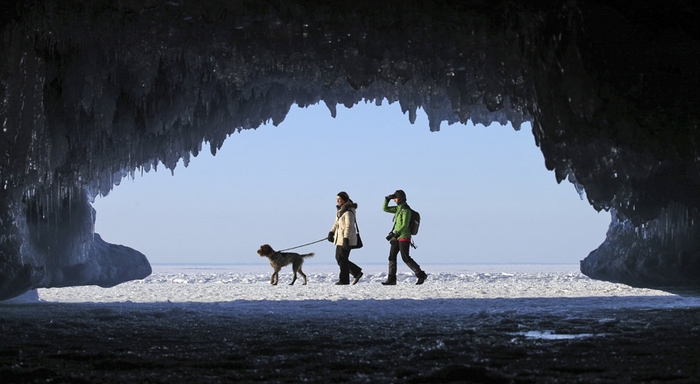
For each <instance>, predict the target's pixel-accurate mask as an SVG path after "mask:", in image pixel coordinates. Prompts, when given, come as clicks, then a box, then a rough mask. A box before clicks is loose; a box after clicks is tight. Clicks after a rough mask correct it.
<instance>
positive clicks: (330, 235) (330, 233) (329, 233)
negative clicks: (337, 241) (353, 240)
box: [328, 232, 335, 243]
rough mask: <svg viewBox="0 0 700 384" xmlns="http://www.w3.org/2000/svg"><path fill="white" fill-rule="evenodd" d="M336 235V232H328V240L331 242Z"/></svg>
mask: <svg viewBox="0 0 700 384" xmlns="http://www.w3.org/2000/svg"><path fill="white" fill-rule="evenodd" d="M334 237H335V233H333V232H328V241H330V242H331V243H332V242H333V238H334Z"/></svg>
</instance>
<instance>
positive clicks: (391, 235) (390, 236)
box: [386, 232, 395, 241]
mask: <svg viewBox="0 0 700 384" xmlns="http://www.w3.org/2000/svg"><path fill="white" fill-rule="evenodd" d="M391 239H395V237H394V232H389V234H388V235H387V236H386V241H391Z"/></svg>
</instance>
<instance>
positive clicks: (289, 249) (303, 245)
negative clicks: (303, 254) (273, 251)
mask: <svg viewBox="0 0 700 384" xmlns="http://www.w3.org/2000/svg"><path fill="white" fill-rule="evenodd" d="M324 240H326V238H325V237H324V238H323V239H321V240H316V241H312V242H310V243H306V244H302V245H298V246H296V247H292V248H287V249H282V250H279V251H277V252H284V251H291V250H292V249H297V248H301V247H306V246H307V245H311V244H316V243H320V242H322V241H324Z"/></svg>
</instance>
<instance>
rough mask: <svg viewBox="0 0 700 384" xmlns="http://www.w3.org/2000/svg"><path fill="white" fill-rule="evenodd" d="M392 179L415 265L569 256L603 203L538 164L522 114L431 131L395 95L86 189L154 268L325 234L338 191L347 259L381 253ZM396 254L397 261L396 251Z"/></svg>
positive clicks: (589, 238) (308, 116)
mask: <svg viewBox="0 0 700 384" xmlns="http://www.w3.org/2000/svg"><path fill="white" fill-rule="evenodd" d="M397 189H403V190H404V191H405V192H406V195H407V201H408V203H409V204H410V205H411V207H412V208H413V209H414V210H416V211H418V212H420V214H421V227H420V233H419V234H418V235H416V236H415V237H414V243H415V244H416V246H417V247H418V248H417V249H411V256H412V257H413V258H414V259H415V260H416V261H417V262H418V263H419V264H421V265H423V264H426V265H427V264H560V263H562V264H578V262H579V261H580V260H582V259H583V258H585V257H586V256H587V255H588V253H589V252H591V251H592V250H594V249H595V248H597V247H598V246H599V245H600V244H601V243H602V242H603V240H604V239H605V232H606V230H607V227H608V225H609V223H610V214H609V213H608V212H604V211H603V212H596V211H595V210H594V209H593V208H592V207H591V206H590V205H589V204H588V203H587V201H586V200H585V198H584V199H581V197H580V196H579V194H578V193H577V192H576V190H575V188H574V186H573V185H572V184H570V183H569V182H568V181H564V182H562V183H561V184H557V182H556V179H555V176H554V173H553V172H551V171H548V170H547V169H546V168H545V166H544V157H543V155H542V153H541V152H540V150H539V148H538V147H537V146H536V145H535V141H534V137H533V135H532V132H531V129H530V126H529V124H524V125H523V126H522V127H521V130H519V131H515V130H514V129H513V127H512V126H510V125H506V126H501V125H500V124H498V123H494V124H491V125H490V126H488V127H485V126H483V125H476V126H475V125H472V124H471V123H470V124H467V125H463V124H453V125H448V124H447V123H445V122H443V123H442V125H441V130H440V132H430V130H429V128H428V120H427V116H426V115H425V113H424V112H423V111H422V110H419V111H418V118H417V119H416V121H415V123H414V124H411V123H410V122H409V120H408V116H407V115H404V114H403V113H402V112H401V109H400V107H399V105H398V103H393V104H387V103H386V102H385V103H384V105H382V106H376V105H375V104H374V103H364V102H362V103H360V104H358V105H356V106H354V107H352V108H350V109H347V108H345V107H342V106H338V111H337V117H336V118H333V117H331V114H330V112H329V111H328V109H327V108H326V107H325V106H324V105H314V106H311V107H308V108H299V107H297V106H293V107H292V108H291V110H290V112H289V113H288V115H287V117H286V119H285V120H284V121H283V122H282V123H281V124H279V125H278V126H277V127H275V126H274V125H272V124H271V123H268V124H266V125H263V126H261V127H259V128H258V129H256V130H244V131H241V132H240V133H234V134H233V135H231V136H230V137H229V138H228V139H227V140H226V142H224V145H223V147H222V148H221V149H220V150H219V151H218V152H217V154H216V156H212V155H211V153H210V152H209V149H208V144H206V143H205V148H204V149H203V150H202V152H201V153H200V154H199V156H197V157H195V158H192V159H191V161H190V164H189V165H188V166H187V167H185V166H184V165H183V164H182V162H181V163H180V164H178V166H177V167H176V169H175V171H174V174H173V173H171V172H170V170H168V169H166V168H165V167H163V166H160V167H158V170H157V171H154V170H151V171H150V172H144V173H142V174H141V173H139V174H138V175H136V176H135V177H134V178H126V179H124V180H122V182H121V183H120V184H119V185H118V186H115V187H114V190H113V191H112V192H111V193H110V194H109V195H107V196H105V197H97V198H96V200H95V202H94V204H93V206H94V207H95V209H96V210H97V220H96V223H95V232H97V233H99V234H100V235H101V236H102V238H103V239H104V240H105V241H107V242H110V243H116V244H123V245H126V246H129V247H132V248H134V249H137V250H139V251H141V252H143V253H144V254H145V255H146V257H147V258H148V259H149V261H150V262H151V263H152V264H174V263H177V264H263V265H264V264H267V260H266V259H262V258H260V257H259V256H258V255H257V253H256V251H257V250H258V248H259V247H260V245H262V244H270V245H271V246H272V247H273V248H274V249H276V250H282V249H286V248H291V247H297V246H299V245H303V244H307V243H310V242H315V241H318V240H321V239H325V238H326V236H327V234H328V231H329V230H330V229H331V226H332V225H333V221H334V218H335V212H336V207H335V204H336V201H335V197H336V194H337V193H338V192H340V191H346V192H347V193H348V194H349V195H350V198H351V199H352V200H353V201H354V202H356V203H357V204H358V209H357V221H358V226H359V228H360V233H361V235H362V239H363V242H364V244H365V245H364V247H363V248H362V249H357V250H353V251H352V252H351V255H350V259H351V260H352V261H354V262H355V263H356V264H358V265H360V267H362V265H363V264H382V263H387V258H388V253H389V243H388V242H387V241H386V239H385V237H386V235H387V234H388V232H389V231H390V230H391V227H392V215H391V214H389V213H385V212H383V211H382V203H383V200H384V196H386V195H388V194H391V193H393V192H394V191H395V190H397ZM334 247H335V246H334V245H332V244H331V243H329V242H327V241H325V240H324V241H321V242H319V243H315V244H312V245H308V246H305V247H301V248H297V249H294V250H293V251H294V252H300V253H307V252H315V253H316V255H315V256H314V257H313V258H311V259H307V261H306V263H307V264H308V263H316V264H326V263H335V256H334V252H335V248H334ZM399 264H401V261H399Z"/></svg>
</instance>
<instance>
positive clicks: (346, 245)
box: [343, 237, 350, 251]
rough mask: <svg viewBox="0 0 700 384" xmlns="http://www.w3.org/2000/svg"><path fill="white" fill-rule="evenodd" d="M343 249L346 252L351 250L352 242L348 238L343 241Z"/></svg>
mask: <svg viewBox="0 0 700 384" xmlns="http://www.w3.org/2000/svg"><path fill="white" fill-rule="evenodd" d="M343 249H344V250H346V251H347V250H349V249H350V240H348V238H347V237H346V238H344V239H343Z"/></svg>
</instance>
